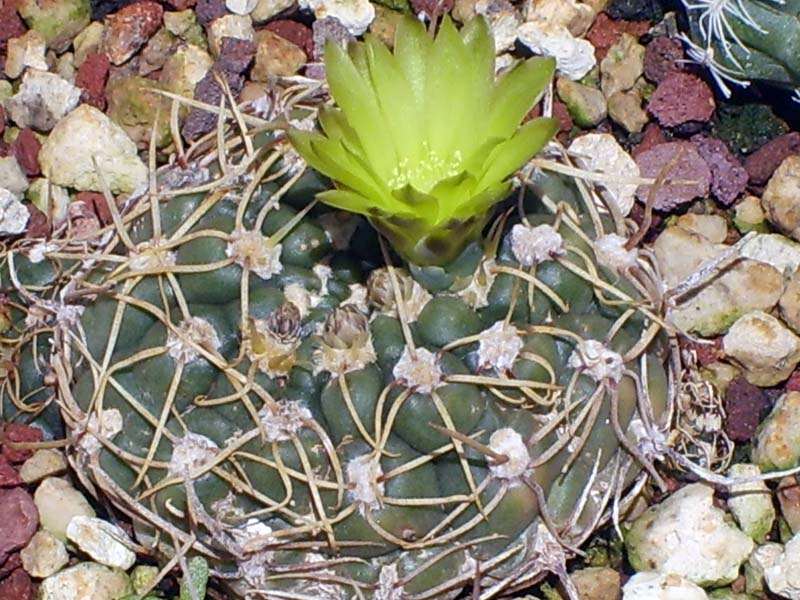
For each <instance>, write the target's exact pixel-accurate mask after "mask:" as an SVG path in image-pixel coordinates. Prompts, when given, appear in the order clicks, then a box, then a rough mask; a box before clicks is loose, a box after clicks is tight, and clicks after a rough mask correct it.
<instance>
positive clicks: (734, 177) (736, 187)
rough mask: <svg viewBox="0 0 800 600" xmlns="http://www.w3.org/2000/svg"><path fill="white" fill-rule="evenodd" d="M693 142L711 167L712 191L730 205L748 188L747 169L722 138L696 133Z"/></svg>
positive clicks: (725, 203) (717, 197)
mask: <svg viewBox="0 0 800 600" xmlns="http://www.w3.org/2000/svg"><path fill="white" fill-rule="evenodd" d="M692 143H693V144H694V145H695V147H696V148H697V151H698V152H699V153H700V156H702V157H703V160H705V161H706V164H707V165H708V168H709V169H711V193H712V194H713V195H714V197H715V198H716V199H717V200H719V202H720V204H722V205H723V206H730V205H731V204H733V202H734V201H735V200H736V199H737V198H738V197H739V196H740V195H741V194H742V193H743V192H744V191H745V190H746V189H747V179H748V175H747V171H746V170H745V168H744V167H743V166H742V163H741V162H739V159H738V158H736V156H734V154H733V152H731V151H730V149H729V148H728V146H726V145H725V142H723V141H722V140H719V139H717V138H713V137H710V136H707V135H695V136H693V137H692Z"/></svg>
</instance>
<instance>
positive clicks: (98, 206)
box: [75, 192, 113, 225]
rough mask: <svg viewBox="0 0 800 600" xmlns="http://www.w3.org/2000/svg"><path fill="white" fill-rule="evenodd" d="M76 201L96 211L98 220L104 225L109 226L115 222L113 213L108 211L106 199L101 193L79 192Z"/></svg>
mask: <svg viewBox="0 0 800 600" xmlns="http://www.w3.org/2000/svg"><path fill="white" fill-rule="evenodd" d="M75 200H77V201H79V202H83V203H84V204H85V205H86V206H87V207H89V208H91V209H92V211H94V213H95V215H97V218H98V219H100V222H101V223H102V224H103V225H108V224H109V223H111V221H112V220H113V218H112V216H111V211H110V210H109V209H108V202H106V197H105V195H103V194H102V193H100V192H78V194H77V195H76V196H75Z"/></svg>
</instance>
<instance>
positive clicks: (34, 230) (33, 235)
mask: <svg viewBox="0 0 800 600" xmlns="http://www.w3.org/2000/svg"><path fill="white" fill-rule="evenodd" d="M28 212H29V213H30V217H28V226H27V228H26V229H25V237H26V238H28V239H42V238H47V237H49V236H50V222H49V221H48V219H47V215H46V214H44V213H43V212H42V211H41V210H39V209H38V208H36V207H35V206H34V205H33V204H29V205H28Z"/></svg>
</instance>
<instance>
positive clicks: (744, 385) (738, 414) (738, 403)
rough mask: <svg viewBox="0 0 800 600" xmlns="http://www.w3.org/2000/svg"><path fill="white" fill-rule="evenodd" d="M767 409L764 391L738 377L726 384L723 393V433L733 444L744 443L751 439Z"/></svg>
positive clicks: (767, 401) (767, 403) (767, 402)
mask: <svg viewBox="0 0 800 600" xmlns="http://www.w3.org/2000/svg"><path fill="white" fill-rule="evenodd" d="M768 407H769V399H768V398H767V395H766V394H765V393H764V391H763V390H762V389H761V388H759V387H757V386H755V385H753V384H752V383H750V382H749V381H747V380H746V379H745V378H744V377H743V376H741V375H740V376H739V377H737V378H736V379H734V380H733V381H731V382H730V383H729V384H728V390H727V392H726V393H725V413H726V415H727V417H726V419H725V433H727V434H728V437H729V438H731V440H733V441H734V442H746V441H747V440H749V439H750V438H751V437H753V434H754V433H755V432H756V428H757V427H758V424H759V423H760V422H761V415H762V414H763V413H764V412H766V410H767V408H768Z"/></svg>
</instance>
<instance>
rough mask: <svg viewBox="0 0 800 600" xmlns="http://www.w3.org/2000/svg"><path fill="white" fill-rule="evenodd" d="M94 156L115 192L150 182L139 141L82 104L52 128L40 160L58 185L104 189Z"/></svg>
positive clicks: (84, 188) (45, 171) (139, 186)
mask: <svg viewBox="0 0 800 600" xmlns="http://www.w3.org/2000/svg"><path fill="white" fill-rule="evenodd" d="M92 157H94V158H95V159H96V160H97V163H98V165H99V167H100V169H101V171H102V173H103V177H104V178H105V180H106V182H107V183H108V185H109V186H110V188H111V191H112V192H113V193H125V194H130V193H132V192H133V191H135V190H137V189H139V188H142V187H143V186H145V185H147V167H145V165H144V163H143V162H142V160H141V159H140V158H139V156H138V154H137V148H136V144H134V143H133V141H131V139H130V138H129V137H128V135H127V134H126V133H125V131H124V130H123V129H122V128H121V127H120V126H119V125H117V124H116V123H114V122H113V121H112V120H111V119H109V118H108V117H107V116H106V115H104V114H103V113H102V112H100V111H99V110H97V109H96V108H94V107H92V106H89V105H87V104H82V105H81V106H79V107H78V108H76V109H75V110H74V111H72V112H71V113H70V114H69V115H67V116H66V117H65V118H64V119H62V120H61V121H60V122H59V123H58V125H56V127H55V128H53V131H52V132H51V133H50V136H49V137H48V138H47V140H46V141H45V143H44V144H43V145H42V149H41V151H40V152H39V163H40V164H41V165H42V172H43V173H45V174H46V175H48V176H49V177H50V179H52V181H53V182H54V183H56V184H57V185H61V186H64V187H73V188H75V189H77V190H94V191H101V187H100V182H99V180H98V177H97V171H96V169H95V167H94V164H93V163H92Z"/></svg>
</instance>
